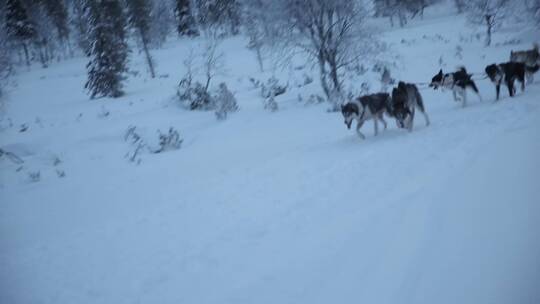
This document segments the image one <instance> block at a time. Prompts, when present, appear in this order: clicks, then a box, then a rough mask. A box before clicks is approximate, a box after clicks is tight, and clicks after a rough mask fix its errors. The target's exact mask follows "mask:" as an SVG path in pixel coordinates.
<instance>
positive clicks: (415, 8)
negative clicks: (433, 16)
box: [374, 0, 435, 27]
mask: <svg viewBox="0 0 540 304" xmlns="http://www.w3.org/2000/svg"><path fill="white" fill-rule="evenodd" d="M434 1H435V0H374V6H375V16H377V17H389V18H390V23H391V25H392V26H394V18H398V21H399V25H400V26H401V27H403V26H405V25H406V24H407V22H408V19H413V18H414V17H416V16H420V17H423V16H424V9H425V8H426V7H428V6H429V5H430V4H432V3H433V2H434Z"/></svg>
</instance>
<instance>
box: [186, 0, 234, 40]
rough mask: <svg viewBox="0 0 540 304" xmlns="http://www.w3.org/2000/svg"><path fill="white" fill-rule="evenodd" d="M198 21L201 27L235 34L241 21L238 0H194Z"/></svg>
mask: <svg viewBox="0 0 540 304" xmlns="http://www.w3.org/2000/svg"><path fill="white" fill-rule="evenodd" d="M195 3H196V4H197V15H198V22H199V24H200V26H202V27H203V28H206V29H208V28H212V29H213V30H217V29H219V30H221V31H223V32H224V33H227V34H233V35H236V34H238V32H239V28H240V23H241V15H240V11H241V6H240V3H239V1H238V0H196V2H195Z"/></svg>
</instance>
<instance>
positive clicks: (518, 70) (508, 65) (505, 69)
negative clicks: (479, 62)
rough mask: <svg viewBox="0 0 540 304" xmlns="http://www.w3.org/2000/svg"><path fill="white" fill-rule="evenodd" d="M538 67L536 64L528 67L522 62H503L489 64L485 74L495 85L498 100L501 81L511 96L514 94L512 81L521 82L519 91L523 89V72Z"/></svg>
mask: <svg viewBox="0 0 540 304" xmlns="http://www.w3.org/2000/svg"><path fill="white" fill-rule="evenodd" d="M538 69H539V66H538V65H535V66H534V67H529V66H527V65H525V64H524V63H522V62H505V63H501V64H490V65H488V66H487V67H486V74H487V76H488V77H489V79H490V80H491V82H493V84H494V85H495V90H496V92H497V99H496V100H499V92H500V90H501V83H502V82H503V81H504V83H505V84H506V87H507V88H508V94H509V95H510V97H513V96H514V95H515V94H516V88H515V87H514V81H515V80H517V81H519V82H521V91H522V92H523V91H525V74H526V73H535V72H537V71H538Z"/></svg>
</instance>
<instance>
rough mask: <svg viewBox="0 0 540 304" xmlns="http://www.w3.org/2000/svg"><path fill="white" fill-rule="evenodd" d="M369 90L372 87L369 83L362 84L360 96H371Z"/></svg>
mask: <svg viewBox="0 0 540 304" xmlns="http://www.w3.org/2000/svg"><path fill="white" fill-rule="evenodd" d="M369 90H370V85H369V83H368V82H362V84H360V95H366V94H369Z"/></svg>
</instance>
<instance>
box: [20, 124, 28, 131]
mask: <svg viewBox="0 0 540 304" xmlns="http://www.w3.org/2000/svg"><path fill="white" fill-rule="evenodd" d="M27 130H28V124H25V123H24V124H22V125H21V127H20V129H19V132H20V133H23V132H26V131H27Z"/></svg>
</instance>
